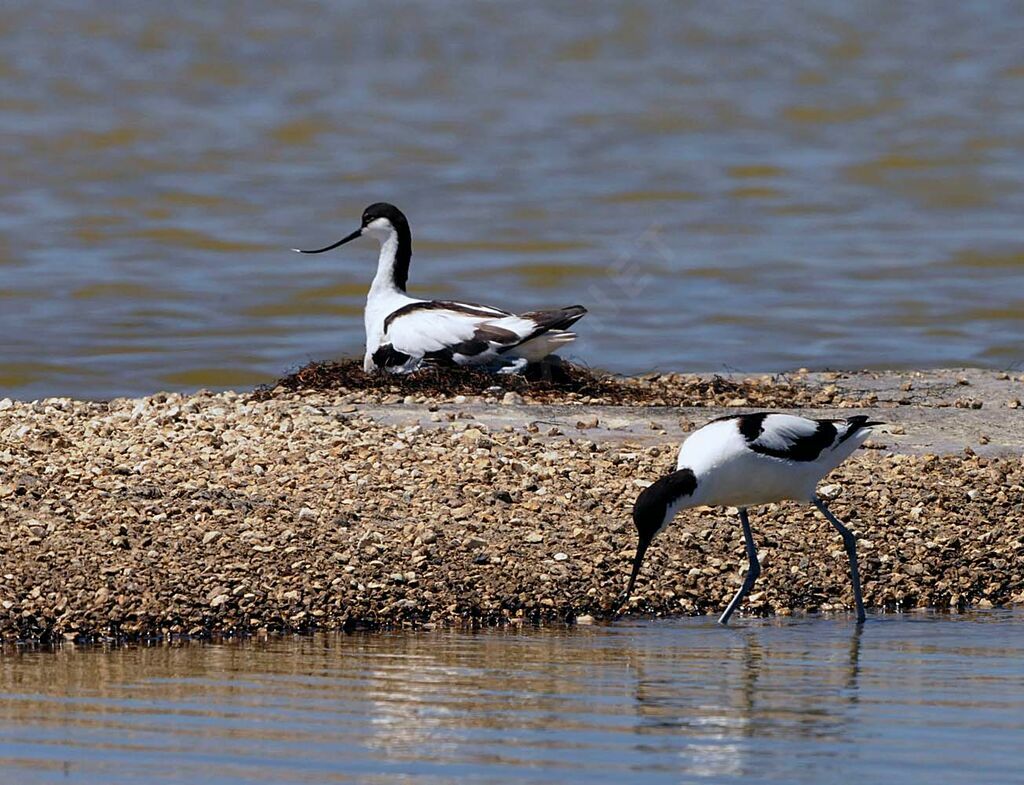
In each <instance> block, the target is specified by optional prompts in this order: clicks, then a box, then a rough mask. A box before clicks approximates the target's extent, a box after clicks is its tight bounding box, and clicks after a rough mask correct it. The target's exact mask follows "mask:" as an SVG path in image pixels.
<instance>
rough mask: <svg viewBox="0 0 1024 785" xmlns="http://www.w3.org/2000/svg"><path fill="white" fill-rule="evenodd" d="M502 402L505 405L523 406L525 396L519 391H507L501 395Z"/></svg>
mask: <svg viewBox="0 0 1024 785" xmlns="http://www.w3.org/2000/svg"><path fill="white" fill-rule="evenodd" d="M501 402H502V404H503V405H505V406H521V405H522V404H523V396H521V395H520V394H519V393H517V392H507V393H505V394H504V395H503V396H501Z"/></svg>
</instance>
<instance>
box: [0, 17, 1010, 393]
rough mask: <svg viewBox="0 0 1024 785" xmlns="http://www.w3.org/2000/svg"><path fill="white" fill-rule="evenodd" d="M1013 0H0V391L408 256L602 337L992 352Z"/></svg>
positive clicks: (344, 330)
mask: <svg viewBox="0 0 1024 785" xmlns="http://www.w3.org/2000/svg"><path fill="white" fill-rule="evenodd" d="M1022 40H1024V9H1022V7H1021V5H1020V4H1019V3H1013V2H1008V1H1007V2H1001V1H997V0H991V1H989V0H984V1H975V2H961V3H943V4H931V5H927V6H923V5H919V4H904V3H887V2H881V1H880V0H879V1H874V2H863V3H846V2H840V1H839V0H828V1H827V2H816V3H806V2H797V1H795V0H793V1H791V0H781V1H780V2H773V3H770V4H762V5H761V6H760V7H758V8H756V9H754V8H751V7H750V6H749V5H748V4H744V3H720V2H711V1H710V0H709V1H707V2H694V3H686V4H682V5H680V4H677V3H672V2H667V1H664V2H652V1H649V0H644V1H641V2H628V3H627V2H610V3H600V4H594V3H589V2H584V0H572V1H571V2H562V3H539V2H527V3H486V2H477V1H476V0H444V1H443V2H436V3H433V2H432V3H397V2H392V1H391V0H378V1H377V2H374V3H373V4H367V3H348V2H318V1H317V0H298V1H297V2H288V3H276V2H270V1H269V0H249V1H248V2H245V3H243V4H232V3H209V2H204V1H203V0H180V1H179V2H175V3H167V2H158V0H138V1H137V2H133V3H128V4H121V5H119V6H118V8H117V9H116V11H115V10H113V9H112V8H111V6H110V4H109V3H103V2H100V1H99V0H76V1H75V2H69V1H68V0H58V1H57V2H47V3H30V2H24V0H14V1H12V2H7V3H4V4H3V5H2V7H0V85H2V87H0V137H2V139H3V142H2V145H3V152H4V167H3V168H2V169H0V334H2V335H3V336H4V340H3V341H2V345H0V397H2V396H5V395H14V396H17V397H21V398H32V397H36V396H43V395H76V396H98V397H109V396H115V395H125V394H141V393H150V392H153V391H155V390H158V389H167V388H174V389H195V388H197V387H203V386H205V387H236V388H244V387H247V386H251V385H252V384H255V383H256V382H259V381H266V380H270V379H273V378H276V377H277V376H279V375H280V374H281V372H283V371H284V370H286V369H289V368H293V367H296V366H298V365H300V364H302V363H304V362H306V361H307V360H309V359H310V358H325V357H334V356H338V355H342V354H349V355H359V354H361V348H362V340H363V335H362V330H363V326H362V319H361V312H360V309H361V307H362V303H363V299H364V296H365V291H366V288H367V286H368V284H369V280H370V278H371V276H372V272H373V266H374V261H375V249H374V248H373V247H372V245H371V243H370V241H363V242H360V243H353V244H351V245H348V246H345V247H344V248H343V249H339V250H338V251H337V252H333V253H330V254H324V255H322V256H312V257H298V256H296V255H294V254H292V253H290V252H289V251H288V249H289V248H291V247H293V246H304V247H310V246H320V245H324V244H326V243H328V242H331V241H333V240H334V239H337V238H339V237H341V236H343V235H345V234H348V233H349V232H350V231H351V230H352V229H353V228H354V227H355V225H356V222H357V220H358V218H359V215H360V213H361V210H362V208H363V207H364V206H365V205H367V204H369V203H370V202H373V201H377V200H380V199H386V200H389V201H393V202H395V203H397V204H398V205H399V206H400V207H402V208H404V209H405V210H406V212H407V213H408V214H409V216H410V218H411V221H412V227H413V233H414V241H415V254H414V260H413V267H412V271H411V278H410V281H411V286H412V289H411V291H412V292H413V293H414V294H418V295H421V296H426V297H435V296H443V297H457V298H466V299H469V300H472V301H480V300H484V301H489V302H492V303H494V304H496V305H504V306H506V307H509V308H515V309H535V308H539V307H549V306H564V305H569V304H573V303H577V302H581V303H583V304H585V305H587V306H588V307H589V308H590V314H588V316H587V317H586V318H585V319H584V320H583V321H582V322H580V323H579V333H580V340H579V342H578V343H577V344H576V345H575V346H574V347H573V348H572V350H571V351H569V352H568V354H569V355H570V356H572V357H574V358H576V359H579V360H581V361H583V362H585V363H588V364H590V365H595V366H602V367H608V368H612V369H614V370H619V371H627V372H629V371H645V370H651V369H654V368H661V369H670V370H713V371H726V370H740V371H758V372H759V371H779V370H788V369H792V368H795V367H799V366H808V367H815V368H820V367H826V366H827V367H864V366H871V367H880V366H933V365H945V366H949V365H958V364H970V365H981V366H989V367H1000V368H1006V367H1017V366H1019V365H1020V364H1021V363H1024V349H1022V346H1021V341H1020V336H1021V329H1022V326H1024V295H1022V294H1021V293H1022V292H1024V239H1022V234H1021V216H1022V215H1024V47H1022V46H1021V41H1022Z"/></svg>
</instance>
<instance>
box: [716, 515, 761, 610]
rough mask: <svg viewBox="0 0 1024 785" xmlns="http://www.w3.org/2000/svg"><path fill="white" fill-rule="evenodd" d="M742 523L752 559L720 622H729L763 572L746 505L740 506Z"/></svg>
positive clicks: (748, 554) (748, 552)
mask: <svg viewBox="0 0 1024 785" xmlns="http://www.w3.org/2000/svg"><path fill="white" fill-rule="evenodd" d="M740 523H742V524H743V539H744V540H745V541H746V543H747V559H749V561H750V568H749V569H748V570H747V574H746V576H744V578H743V585H742V586H740V590H739V591H738V592H736V596H735V597H733V598H732V602H730V603H729V605H728V606H727V607H726V609H725V613H723V614H722V615H721V616H720V617H719V619H718V623H719V624H728V623H729V617H730V616H732V612H733V611H734V610H736V609H737V608H738V607H739V604H740V603H741V602H742V601H743V597H744V595H746V593H747V592H748V591H750V589H751V587H752V586H753V585H754V581H756V580H757V576H758V575H760V574H761V565H760V564H759V563H758V561H757V548H756V547H755V546H754V535H753V534H751V532H750V520H749V519H748V518H747V509H746V507H740Z"/></svg>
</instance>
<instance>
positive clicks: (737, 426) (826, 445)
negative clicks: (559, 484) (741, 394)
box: [622, 412, 881, 624]
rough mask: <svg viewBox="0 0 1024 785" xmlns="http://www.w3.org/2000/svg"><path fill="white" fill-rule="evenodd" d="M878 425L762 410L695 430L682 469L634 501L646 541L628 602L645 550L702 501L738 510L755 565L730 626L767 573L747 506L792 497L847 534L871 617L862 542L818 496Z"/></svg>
mask: <svg viewBox="0 0 1024 785" xmlns="http://www.w3.org/2000/svg"><path fill="white" fill-rule="evenodd" d="M873 425H881V423H879V422H872V421H869V420H868V418H867V417H865V416H864V415H857V416H855V417H849V418H847V419H845V420H810V419H807V418H806V417H797V416H795V415H792V414H773V413H767V412H760V413H757V414H740V415H733V416H729V417H721V418H719V419H717V420H712V421H711V422H710V423H708V424H707V425H705V426H703V427H702V428H699V429H697V430H696V431H694V432H693V433H691V434H690V435H689V436H688V437H687V438H686V440H685V441H683V444H682V447H681V448H680V449H679V460H678V461H677V463H676V471H674V472H672V473H671V474H668V475H666V476H665V477H662V478H661V479H659V480H657V481H656V482H655V483H654V484H652V485H651V486H649V487H648V488H645V489H644V490H643V492H642V493H641V494H640V495H639V496H638V497H637V500H636V503H635V504H634V506H633V523H634V524H635V525H636V530H637V534H638V536H639V538H640V541H639V544H638V545H637V549H636V557H635V559H634V561H633V572H632V574H631V575H630V578H629V586H628V588H627V589H626V593H625V595H624V596H623V600H622V602H623V603H625V602H626V601H627V600H628V599H629V597H630V595H631V594H632V593H633V586H634V584H635V583H636V577H637V575H638V574H639V572H640V566H641V564H642V563H643V558H644V553H646V551H647V548H648V547H649V546H650V544H651V541H652V540H653V539H654V536H655V535H656V534H657V533H658V532H660V531H661V530H662V529H663V528H665V527H666V526H667V525H668V524H669V523H670V522H671V521H672V519H673V518H674V517H675V515H676V513H678V512H679V511H680V510H684V509H687V508H689V507H699V506H709V507H737V508H739V517H740V523H741V524H742V525H743V537H744V540H745V542H746V548H747V558H748V559H749V561H750V568H749V569H748V570H747V574H746V577H745V578H744V579H743V585H742V586H741V587H740V590H739V591H738V592H736V596H735V597H733V598H732V601H731V602H730V603H729V605H728V606H727V607H726V609H725V611H724V612H723V613H722V615H721V617H720V618H719V619H718V621H719V622H720V623H722V624H727V623H728V622H729V617H730V616H731V615H732V613H733V611H735V610H736V608H737V607H738V606H739V604H740V602H741V601H742V600H743V597H744V596H745V595H746V594H747V592H749V591H750V588H751V587H752V586H753V585H754V581H755V580H757V577H758V575H760V574H761V565H760V564H759V563H758V561H757V549H756V548H755V546H754V537H753V534H751V531H750V521H749V520H748V518H747V508H748V507H751V506H753V505H756V504H768V503H771V502H778V501H783V500H785V499H792V500H794V501H798V502H809V503H811V504H813V505H815V506H816V507H817V508H818V509H819V510H820V511H821V514H822V515H824V516H825V518H826V519H827V520H828V522H829V523H831V524H832V525H833V526H834V527H835V528H836V530H837V531H838V532H839V534H840V535H842V538H843V545H844V546H845V547H846V555H847V556H848V557H849V560H850V577H851V580H852V582H853V600H854V603H855V604H856V606H857V620H858V621H863V620H864V601H863V599H862V597H861V590H860V574H859V572H858V569H857V546H856V539H855V537H854V535H853V533H852V532H851V531H850V530H849V529H847V528H846V527H845V526H843V524H842V523H841V522H840V521H839V520H838V519H837V518H836V517H835V516H834V515H833V514H832V513H831V512H829V510H828V508H827V507H826V506H825V503H824V502H823V501H822V500H821V499H820V498H818V495H817V493H816V488H817V485H818V482H819V481H820V480H821V478H822V477H824V476H825V475H826V474H828V473H829V472H831V471H832V470H833V469H835V468H836V467H837V466H838V465H839V464H840V463H842V462H843V461H844V460H846V458H848V457H849V456H850V454H851V453H853V451H854V450H856V449H857V448H858V447H860V445H861V444H863V443H864V440H865V439H866V438H867V437H868V435H869V434H870V433H871V426H873Z"/></svg>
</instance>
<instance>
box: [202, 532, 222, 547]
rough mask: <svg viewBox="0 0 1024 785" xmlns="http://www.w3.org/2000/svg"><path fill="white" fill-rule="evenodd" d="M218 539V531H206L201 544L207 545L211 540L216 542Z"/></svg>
mask: <svg viewBox="0 0 1024 785" xmlns="http://www.w3.org/2000/svg"><path fill="white" fill-rule="evenodd" d="M219 539H220V532H219V531H216V530H214V531H208V532H206V534H204V535H203V545H209V544H210V543H211V542H216V541H217V540H219Z"/></svg>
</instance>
